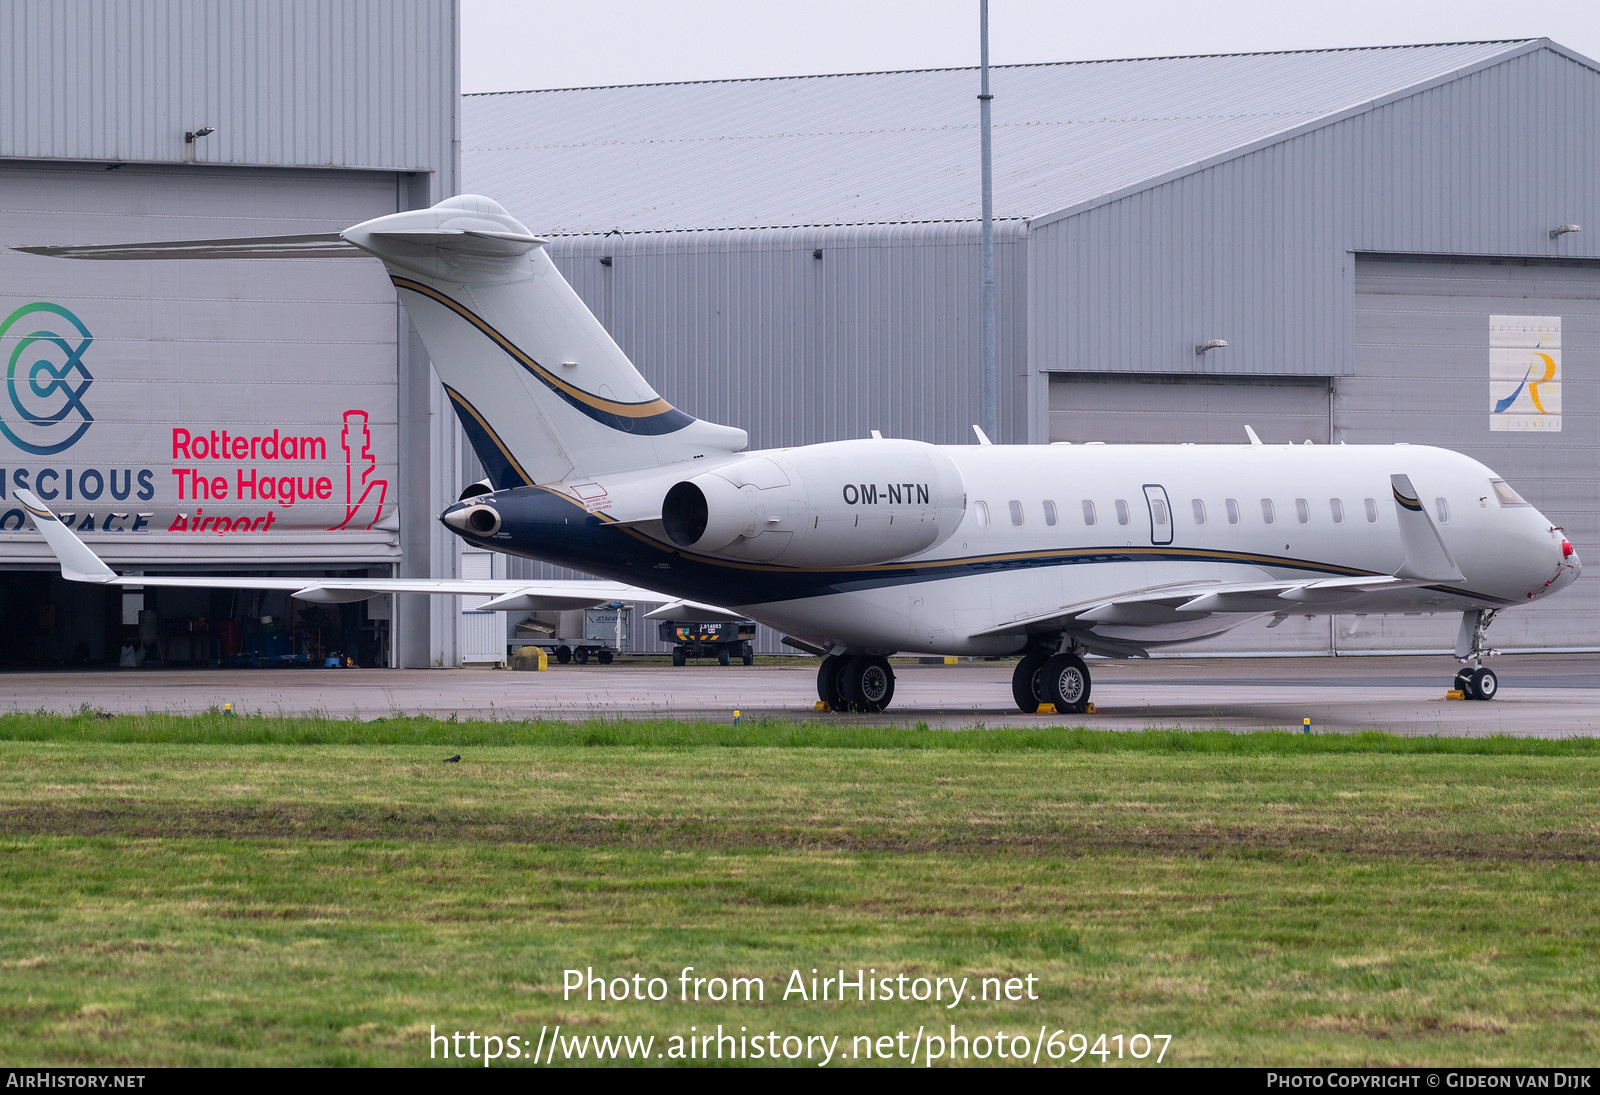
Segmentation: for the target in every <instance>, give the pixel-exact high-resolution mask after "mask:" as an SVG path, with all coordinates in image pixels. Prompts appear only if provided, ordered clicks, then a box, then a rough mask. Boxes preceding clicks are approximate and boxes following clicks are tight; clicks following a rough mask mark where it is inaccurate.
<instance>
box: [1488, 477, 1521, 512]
mask: <svg viewBox="0 0 1600 1095" xmlns="http://www.w3.org/2000/svg"><path fill="white" fill-rule="evenodd" d="M1489 485H1490V486H1492V487H1493V488H1494V496H1495V498H1497V499H1499V501H1500V504H1501V505H1502V506H1525V505H1527V504H1528V503H1527V502H1526V501H1525V500H1524V499H1523V497H1522V495H1520V494H1518V493H1517V492H1516V490H1515V488H1513V487H1512V486H1511V484H1510V483H1507V482H1506V481H1505V480H1504V479H1491V480H1489Z"/></svg>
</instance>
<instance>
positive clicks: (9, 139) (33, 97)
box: [0, 0, 458, 171]
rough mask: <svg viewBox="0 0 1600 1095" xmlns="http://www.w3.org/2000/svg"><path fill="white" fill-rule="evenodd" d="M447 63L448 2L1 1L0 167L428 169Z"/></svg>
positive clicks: (436, 162)
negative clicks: (189, 139) (22, 160)
mask: <svg viewBox="0 0 1600 1095" xmlns="http://www.w3.org/2000/svg"><path fill="white" fill-rule="evenodd" d="M456 64H457V60H456V4H455V0H338V2H330V0H274V2H271V3H256V2H252V0H6V2H5V3H3V4H0V81H3V83H0V88H3V90H0V157H27V158H34V159H75V160H110V161H118V160H130V161H160V162H181V161H184V160H186V159H193V160H195V161H197V162H202V163H226V164H278V165H295V166H325V167H364V168H384V169H390V170H424V171H427V170H433V171H438V170H440V169H441V168H442V166H443V165H442V164H441V163H440V157H441V150H442V151H443V154H444V155H445V156H448V157H453V155H454V152H453V145H454V142H455V140H456V125H455V118H456V112H457V101H458V96H457V95H456V88H457V80H456V72H455V66H456ZM207 125H210V126H215V127H216V132H215V133H213V134H211V135H209V136H207V137H203V138H200V139H199V140H197V141H195V142H194V143H193V144H192V145H188V144H186V143H185V141H184V133H185V131H189V130H194V129H198V128H200V127H201V126H207Z"/></svg>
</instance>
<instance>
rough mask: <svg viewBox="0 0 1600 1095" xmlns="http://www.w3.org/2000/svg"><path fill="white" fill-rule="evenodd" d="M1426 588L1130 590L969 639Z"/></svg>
mask: <svg viewBox="0 0 1600 1095" xmlns="http://www.w3.org/2000/svg"><path fill="white" fill-rule="evenodd" d="M1427 584H1428V582H1427V580H1425V579H1416V578H1397V577H1394V576H1392V575H1387V574H1363V575H1356V576H1353V577H1344V578H1320V579H1314V580H1311V581H1282V582H1185V583H1179V584H1177V585H1171V586H1155V587H1150V588H1145V589H1134V590H1129V591H1128V592H1126V593H1122V594H1119V595H1117V596H1115V597H1102V598H1097V599H1094V600H1087V601H1080V602H1077V603H1075V604H1070V605H1061V606H1059V607H1057V608H1054V609H1051V610H1049V611H1047V612H1041V613H1039V614H1037V615H1034V616H1024V617H1022V618H1020V619H1016V620H1011V621H1009V622H1007V623H1003V624H998V625H996V626H994V627H989V628H985V629H984V630H982V631H978V632H974V633H973V634H974V637H978V636H982V635H999V634H1003V633H1005V632H1008V631H1045V630H1050V629H1052V628H1059V627H1065V628H1067V629H1069V630H1087V629H1089V628H1092V627H1093V626H1094V625H1095V624H1117V625H1120V626H1138V625H1140V624H1149V625H1155V624H1163V623H1170V622H1172V620H1173V619H1174V618H1182V616H1183V615H1184V614H1193V615H1208V614H1220V613H1242V614H1248V615H1260V614H1262V613H1266V612H1293V611H1295V610H1296V609H1304V608H1305V607H1306V606H1310V605H1318V606H1321V605H1333V604H1338V603H1340V602H1342V601H1347V600H1354V599H1355V598H1356V597H1358V596H1360V595H1361V594H1362V593H1367V592H1370V591H1372V590H1378V589H1399V588H1402V587H1405V586H1417V585H1427ZM1190 618H1193V617H1192V616H1191V617H1190Z"/></svg>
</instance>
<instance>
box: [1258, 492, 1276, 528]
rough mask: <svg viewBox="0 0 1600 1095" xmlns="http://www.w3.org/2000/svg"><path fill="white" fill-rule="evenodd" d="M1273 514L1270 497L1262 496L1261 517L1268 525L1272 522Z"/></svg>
mask: <svg viewBox="0 0 1600 1095" xmlns="http://www.w3.org/2000/svg"><path fill="white" fill-rule="evenodd" d="M1273 516H1274V514H1273V510H1272V499H1270V498H1263V499H1262V500H1261V519H1262V520H1263V521H1265V522H1266V523H1267V524H1269V525H1270V524H1272V518H1273Z"/></svg>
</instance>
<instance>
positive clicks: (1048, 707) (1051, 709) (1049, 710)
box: [1034, 703, 1056, 715]
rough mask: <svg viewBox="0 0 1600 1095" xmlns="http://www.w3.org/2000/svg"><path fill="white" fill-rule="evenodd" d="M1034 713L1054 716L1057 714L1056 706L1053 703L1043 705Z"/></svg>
mask: <svg viewBox="0 0 1600 1095" xmlns="http://www.w3.org/2000/svg"><path fill="white" fill-rule="evenodd" d="M1034 713H1035V714H1038V715H1054V714H1055V713H1056V705H1055V704H1053V703H1041V704H1040V705H1039V709H1038V710H1037V711H1036V712H1034Z"/></svg>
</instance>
